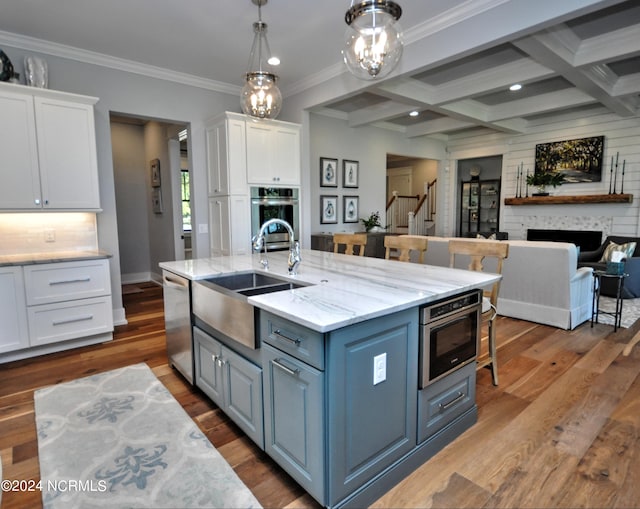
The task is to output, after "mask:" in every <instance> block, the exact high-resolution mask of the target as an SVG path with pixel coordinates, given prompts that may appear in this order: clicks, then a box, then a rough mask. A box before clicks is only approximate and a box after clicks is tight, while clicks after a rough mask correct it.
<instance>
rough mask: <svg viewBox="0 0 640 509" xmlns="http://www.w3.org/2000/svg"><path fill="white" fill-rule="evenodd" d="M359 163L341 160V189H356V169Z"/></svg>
mask: <svg viewBox="0 0 640 509" xmlns="http://www.w3.org/2000/svg"><path fill="white" fill-rule="evenodd" d="M359 166H360V163H359V162H358V161H351V160H349V159H343V160H342V187H346V188H357V187H358V169H359Z"/></svg>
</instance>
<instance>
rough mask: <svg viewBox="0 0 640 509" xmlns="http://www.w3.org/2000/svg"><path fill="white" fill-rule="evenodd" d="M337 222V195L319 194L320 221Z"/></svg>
mask: <svg viewBox="0 0 640 509" xmlns="http://www.w3.org/2000/svg"><path fill="white" fill-rule="evenodd" d="M337 222H338V197H337V196H328V195H321V196H320V223H321V224H336V223H337Z"/></svg>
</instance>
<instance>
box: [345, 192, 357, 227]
mask: <svg viewBox="0 0 640 509" xmlns="http://www.w3.org/2000/svg"><path fill="white" fill-rule="evenodd" d="M359 201H360V198H359V197H358V196H343V197H342V213H343V219H342V220H343V222H345V223H357V222H358V221H359V219H358V215H359V213H358V208H359Z"/></svg>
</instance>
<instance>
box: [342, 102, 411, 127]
mask: <svg viewBox="0 0 640 509" xmlns="http://www.w3.org/2000/svg"><path fill="white" fill-rule="evenodd" d="M416 108H420V104H417V103H416V102H415V101H414V102H411V103H410V104H403V103H399V102H394V101H386V102H384V103H379V104H375V105H373V106H370V107H368V108H363V109H360V110H357V111H354V112H353V113H350V114H349V127H360V126H363V125H365V124H371V123H374V122H382V121H385V120H389V119H391V118H394V117H398V116H400V115H408V114H409V112H410V111H412V110H415V109H416Z"/></svg>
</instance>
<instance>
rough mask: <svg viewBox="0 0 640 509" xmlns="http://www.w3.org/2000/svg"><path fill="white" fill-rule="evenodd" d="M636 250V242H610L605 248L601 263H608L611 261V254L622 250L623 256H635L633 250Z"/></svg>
mask: <svg viewBox="0 0 640 509" xmlns="http://www.w3.org/2000/svg"><path fill="white" fill-rule="evenodd" d="M635 250H636V243H635V242H627V243H626V244H616V243H615V242H609V245H608V246H607V247H606V248H605V249H604V253H602V258H600V263H606V262H610V261H611V255H612V254H613V253H614V252H616V251H620V252H622V253H623V255H622V258H630V257H631V256H633V252H634V251H635Z"/></svg>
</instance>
